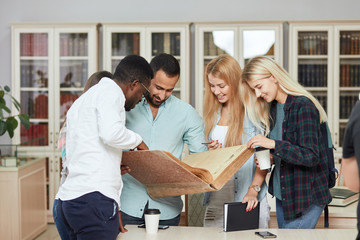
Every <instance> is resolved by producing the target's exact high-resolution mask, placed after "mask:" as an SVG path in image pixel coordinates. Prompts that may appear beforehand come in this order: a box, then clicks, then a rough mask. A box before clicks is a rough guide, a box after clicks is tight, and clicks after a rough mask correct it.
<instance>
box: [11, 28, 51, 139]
mask: <svg viewBox="0 0 360 240" xmlns="http://www.w3.org/2000/svg"><path fill="white" fill-rule="evenodd" d="M17 36H18V42H17V43H18V44H19V46H18V49H19V55H18V59H19V61H18V62H17V64H18V66H17V70H18V72H17V74H18V79H19V82H18V83H17V84H20V86H19V89H20V104H21V108H22V111H23V112H24V113H25V114H27V115H29V117H30V128H29V129H25V128H24V126H22V125H21V127H20V143H22V146H48V145H49V117H50V116H49V97H51V94H52V93H49V82H50V81H52V80H53V79H52V78H51V74H49V72H50V71H51V70H50V63H49V52H48V50H49V33H48V32H22V33H19V34H18V35H17Z"/></svg>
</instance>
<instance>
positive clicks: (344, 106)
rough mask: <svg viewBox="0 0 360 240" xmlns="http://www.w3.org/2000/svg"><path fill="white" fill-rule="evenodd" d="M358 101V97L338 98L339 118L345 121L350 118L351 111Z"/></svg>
mask: <svg viewBox="0 0 360 240" xmlns="http://www.w3.org/2000/svg"><path fill="white" fill-rule="evenodd" d="M358 100H359V96H356V95H355V96H351V95H350V96H340V118H341V119H347V118H349V116H350V113H351V110H352V108H353V107H354V105H355V104H356V102H357V101H358Z"/></svg>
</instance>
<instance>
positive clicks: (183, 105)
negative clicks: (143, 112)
mask: <svg viewBox="0 0 360 240" xmlns="http://www.w3.org/2000/svg"><path fill="white" fill-rule="evenodd" d="M168 100H170V102H171V108H172V109H174V110H175V111H176V112H181V113H182V114H185V115H199V114H198V112H197V111H196V110H195V108H194V107H193V106H192V105H191V104H189V103H187V102H185V101H184V100H181V99H179V98H177V97H175V96H173V95H171V96H170V97H169V99H168Z"/></svg>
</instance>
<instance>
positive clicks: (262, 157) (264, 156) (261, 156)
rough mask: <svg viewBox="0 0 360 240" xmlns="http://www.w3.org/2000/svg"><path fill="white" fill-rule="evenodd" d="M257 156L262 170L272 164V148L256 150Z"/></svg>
mask: <svg viewBox="0 0 360 240" xmlns="http://www.w3.org/2000/svg"><path fill="white" fill-rule="evenodd" d="M255 156H256V158H257V160H258V163H259V167H260V169H261V170H265V169H269V168H270V167H271V165H270V150H269V149H259V150H256V152H255Z"/></svg>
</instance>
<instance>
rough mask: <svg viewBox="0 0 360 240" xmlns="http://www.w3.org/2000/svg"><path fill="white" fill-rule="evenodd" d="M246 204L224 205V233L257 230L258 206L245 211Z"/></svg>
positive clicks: (232, 203) (233, 203)
mask: <svg viewBox="0 0 360 240" xmlns="http://www.w3.org/2000/svg"><path fill="white" fill-rule="evenodd" d="M246 206H247V203H242V202H231V203H224V232H231V231H240V230H250V229H258V228H259V212H260V204H258V205H257V206H256V208H254V209H251V211H249V212H247V211H246Z"/></svg>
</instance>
